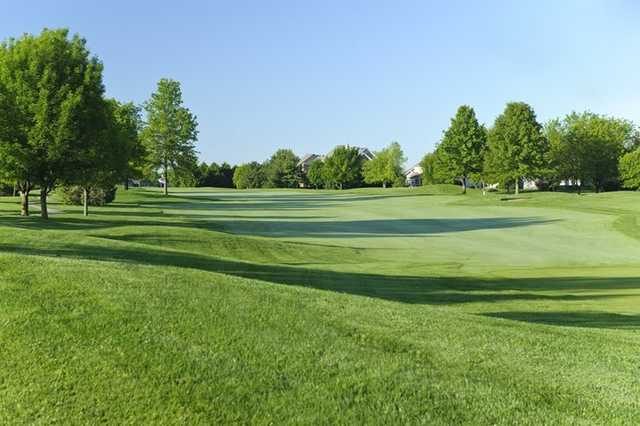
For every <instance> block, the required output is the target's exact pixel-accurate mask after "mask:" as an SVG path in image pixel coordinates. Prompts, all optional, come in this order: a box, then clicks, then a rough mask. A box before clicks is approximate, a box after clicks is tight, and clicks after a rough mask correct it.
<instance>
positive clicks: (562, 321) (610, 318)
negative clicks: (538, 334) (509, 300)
mask: <svg viewBox="0 0 640 426" xmlns="http://www.w3.org/2000/svg"><path fill="white" fill-rule="evenodd" d="M482 315H484V316H487V317H493V318H502V319H508V320H513V321H523V322H529V323H534V324H546V325H554V326H563V327H587V328H618V329H630V330H633V329H640V315H623V314H615V313H610V312H593V311H580V312H492V313H485V314H482Z"/></svg>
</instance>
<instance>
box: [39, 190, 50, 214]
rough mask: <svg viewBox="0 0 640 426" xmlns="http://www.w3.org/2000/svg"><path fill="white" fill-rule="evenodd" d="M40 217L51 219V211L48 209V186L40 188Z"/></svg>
mask: <svg viewBox="0 0 640 426" xmlns="http://www.w3.org/2000/svg"><path fill="white" fill-rule="evenodd" d="M40 217H41V218H43V219H49V211H48V210H47V190H46V188H41V189H40Z"/></svg>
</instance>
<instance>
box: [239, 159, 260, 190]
mask: <svg viewBox="0 0 640 426" xmlns="http://www.w3.org/2000/svg"><path fill="white" fill-rule="evenodd" d="M265 182H266V178H265V175H264V170H263V167H262V165H261V164H260V163H258V162H255V161H253V162H251V163H247V164H242V165H240V166H238V167H236V170H235V172H234V173H233V184H234V185H235V186H236V188H238V189H251V188H262V187H263V186H264V185H265Z"/></svg>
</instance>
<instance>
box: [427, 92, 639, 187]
mask: <svg viewBox="0 0 640 426" xmlns="http://www.w3.org/2000/svg"><path fill="white" fill-rule="evenodd" d="M421 166H422V168H423V171H424V173H423V177H422V181H423V184H434V183H452V182H458V183H459V184H460V185H461V187H462V191H463V192H466V187H467V184H468V183H469V182H473V183H475V184H480V185H486V184H495V183H497V184H499V186H500V187H501V188H502V189H504V190H513V191H514V192H515V193H518V192H519V190H520V187H521V186H522V184H523V182H524V181H525V180H530V181H535V182H536V184H537V186H538V187H539V188H542V189H544V188H549V189H555V188H558V187H560V186H561V185H563V186H567V187H574V188H575V189H576V190H577V191H578V192H580V191H582V190H583V189H584V188H585V187H590V188H593V190H595V191H596V192H600V191H604V190H615V189H619V188H621V187H624V188H629V189H638V188H639V187H640V136H639V133H638V130H637V128H636V127H635V125H634V124H633V123H632V122H631V121H629V120H625V119H621V118H616V117H608V116H604V115H598V114H594V113H592V112H588V111H587V112H583V113H575V112H573V113H571V114H568V115H567V116H565V117H563V118H558V119H553V120H550V121H549V122H547V123H546V124H544V125H542V124H541V123H539V122H538V120H537V118H536V114H535V112H534V110H533V108H532V107H531V106H530V105H528V104H526V103H523V102H512V103H508V104H507V105H506V107H505V110H504V112H503V113H502V114H500V115H499V116H498V117H497V118H496V120H495V122H494V124H493V126H492V127H490V128H488V129H487V128H486V127H485V126H484V125H481V124H480V123H479V122H478V120H477V118H476V114H475V111H474V110H473V108H472V107H470V106H467V105H463V106H461V107H459V108H458V111H457V113H456V115H455V117H453V118H452V119H451V123H450V126H449V127H448V128H447V129H446V130H445V131H444V133H443V137H442V140H441V142H440V143H439V144H438V145H437V146H436V149H435V150H434V151H433V152H431V153H428V154H427V155H426V156H425V157H424V158H423V160H422V162H421Z"/></svg>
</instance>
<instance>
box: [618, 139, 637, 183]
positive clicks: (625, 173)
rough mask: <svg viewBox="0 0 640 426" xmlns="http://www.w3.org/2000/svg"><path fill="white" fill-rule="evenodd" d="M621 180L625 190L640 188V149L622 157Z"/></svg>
mask: <svg viewBox="0 0 640 426" xmlns="http://www.w3.org/2000/svg"><path fill="white" fill-rule="evenodd" d="M620 178H621V180H622V185H623V186H624V187H625V188H629V189H639V188H640V148H638V149H636V150H635V151H632V152H628V153H627V154H625V155H624V156H622V158H621V159H620Z"/></svg>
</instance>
